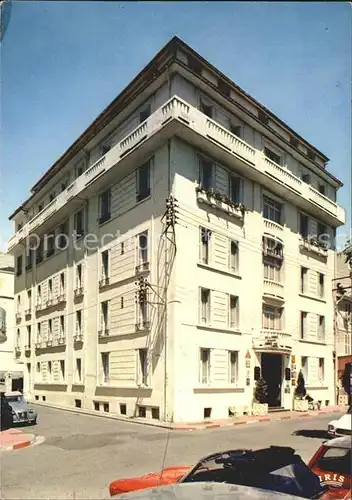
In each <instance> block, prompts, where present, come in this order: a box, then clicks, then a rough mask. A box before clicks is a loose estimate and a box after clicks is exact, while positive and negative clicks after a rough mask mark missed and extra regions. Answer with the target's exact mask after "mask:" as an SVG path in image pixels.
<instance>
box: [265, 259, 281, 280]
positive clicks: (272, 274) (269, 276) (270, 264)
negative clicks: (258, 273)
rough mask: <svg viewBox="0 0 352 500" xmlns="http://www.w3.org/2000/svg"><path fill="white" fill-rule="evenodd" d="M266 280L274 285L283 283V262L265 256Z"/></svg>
mask: <svg viewBox="0 0 352 500" xmlns="http://www.w3.org/2000/svg"><path fill="white" fill-rule="evenodd" d="M263 272H264V279H265V280H267V281H272V282H274V283H282V281H283V276H282V273H283V271H282V260H281V259H276V258H275V257H270V256H265V257H264V258H263Z"/></svg>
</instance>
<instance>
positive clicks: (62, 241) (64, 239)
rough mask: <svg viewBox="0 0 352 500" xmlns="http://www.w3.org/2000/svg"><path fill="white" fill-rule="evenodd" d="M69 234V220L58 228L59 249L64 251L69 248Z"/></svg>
mask: <svg viewBox="0 0 352 500" xmlns="http://www.w3.org/2000/svg"><path fill="white" fill-rule="evenodd" d="M68 232H69V224H68V220H65V221H64V222H62V223H61V224H60V225H59V227H58V231H57V237H58V238H57V240H56V241H57V245H58V248H59V250H63V249H65V248H67V246H68V239H69V238H68Z"/></svg>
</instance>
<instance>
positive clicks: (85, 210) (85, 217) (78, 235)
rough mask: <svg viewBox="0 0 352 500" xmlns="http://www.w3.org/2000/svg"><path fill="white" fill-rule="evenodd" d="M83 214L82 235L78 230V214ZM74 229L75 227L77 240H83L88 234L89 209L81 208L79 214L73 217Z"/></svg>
mask: <svg viewBox="0 0 352 500" xmlns="http://www.w3.org/2000/svg"><path fill="white" fill-rule="evenodd" d="M80 213H82V219H83V220H82V226H83V232H82V234H81V233H79V232H78V230H77V220H78V214H80ZM73 227H74V231H75V234H76V238H77V239H78V240H79V239H80V238H83V237H84V235H85V234H86V232H87V209H86V207H85V206H84V207H82V208H80V209H79V210H77V212H75V213H74V216H73Z"/></svg>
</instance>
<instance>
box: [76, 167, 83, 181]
mask: <svg viewBox="0 0 352 500" xmlns="http://www.w3.org/2000/svg"><path fill="white" fill-rule="evenodd" d="M83 172H84V167H83V165H82V164H81V163H80V164H79V165H76V167H75V178H76V179H77V177H80V176H81V175H82V174H83Z"/></svg>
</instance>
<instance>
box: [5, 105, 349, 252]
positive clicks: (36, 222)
mask: <svg viewBox="0 0 352 500" xmlns="http://www.w3.org/2000/svg"><path fill="white" fill-rule="evenodd" d="M172 119H176V120H177V121H178V122H179V123H182V124H183V125H184V126H186V127H188V128H189V129H190V130H194V131H195V132H197V133H198V134H199V135H201V136H203V137H204V138H206V139H208V140H210V141H212V142H213V143H215V144H218V145H220V146H221V147H222V148H223V149H224V150H227V151H228V152H230V153H231V154H233V155H235V156H236V157H238V158H241V159H242V160H243V161H244V162H245V163H248V164H250V165H252V166H253V167H255V169H256V170H257V171H258V172H261V173H262V174H264V175H266V176H267V177H268V178H270V179H272V180H273V181H274V182H277V183H279V184H280V185H282V186H284V187H286V188H288V189H290V190H291V191H292V192H295V193H296V194H297V195H299V196H301V197H302V199H304V200H310V201H311V202H312V203H313V204H315V205H318V206H319V207H321V208H322V209H323V210H324V211H326V212H328V213H329V214H331V215H332V216H333V217H334V218H335V219H336V220H338V221H340V222H341V223H342V224H344V223H345V213H344V210H343V209H342V208H341V207H339V206H338V205H337V204H336V203H334V202H333V201H331V200H329V199H328V198H327V197H325V196H324V195H322V194H321V193H319V192H318V191H316V190H315V189H313V188H312V187H311V186H308V185H307V184H305V183H304V182H302V180H301V179H299V178H298V177H296V176H295V175H294V174H293V173H292V172H290V171H289V170H288V169H287V168H285V167H282V166H281V165H278V164H276V163H274V162H273V161H271V160H270V159H269V158H266V157H265V156H264V155H263V154H262V153H261V152H259V151H258V150H256V149H255V148H253V147H252V146H250V145H249V144H248V143H246V142H245V141H243V140H242V139H240V138H239V137H237V136H236V135H234V134H232V133H231V132H230V131H229V130H227V129H226V128H224V127H222V126H221V125H219V124H218V123H217V122H216V121H214V120H212V119H210V118H209V117H207V116H206V115H205V114H203V113H202V112H201V111H199V110H198V109H196V108H195V107H193V106H191V105H189V104H188V103H187V102H185V101H183V100H182V99H180V98H179V97H177V96H173V97H172V98H171V99H169V100H168V101H167V102H166V103H165V104H164V105H163V106H161V107H160V108H158V109H157V110H156V111H155V112H154V113H153V114H151V115H150V116H149V118H148V119H147V120H145V121H144V122H143V123H141V124H140V125H139V126H138V127H136V128H135V129H134V130H133V131H132V132H130V133H129V134H128V135H127V136H126V137H124V138H123V139H122V140H121V141H120V142H119V143H117V144H116V145H115V146H114V147H113V148H111V149H110V150H109V151H108V152H107V153H106V154H105V155H104V156H103V157H101V158H99V160H98V161H96V162H95V163H94V164H93V165H91V166H90V167H89V168H88V169H87V170H86V171H85V172H84V173H83V174H82V175H81V176H79V177H78V178H77V179H76V180H75V181H74V182H73V183H72V184H70V185H69V186H68V187H67V188H66V189H65V190H64V191H63V192H62V193H60V194H59V195H58V196H57V198H55V199H54V200H53V201H52V202H50V203H49V204H48V205H47V206H46V207H45V208H44V209H43V210H42V211H41V212H40V213H38V214H37V215H35V216H34V217H33V218H32V219H31V220H30V221H29V222H27V224H25V225H24V226H23V228H22V229H20V230H19V231H18V232H17V233H16V234H15V235H14V236H13V237H12V238H11V239H10V240H9V242H8V249H9V250H11V249H12V248H13V247H15V246H16V245H17V244H18V243H19V242H20V241H22V240H23V239H24V238H26V237H27V236H28V235H29V234H30V233H32V232H34V231H35V230H36V229H37V228H38V227H39V226H40V225H41V224H43V222H44V221H45V220H46V219H48V218H49V217H50V216H51V215H52V214H53V213H54V212H57V211H58V210H60V209H61V208H62V207H63V206H64V205H65V204H66V203H67V202H68V201H69V200H70V199H72V198H73V197H74V196H78V195H79V194H80V193H82V191H84V190H85V189H86V187H87V186H88V185H89V184H90V183H92V182H94V180H95V179H97V178H98V177H100V176H101V175H102V174H104V172H106V171H108V170H110V169H111V168H113V167H115V165H116V164H117V163H118V162H119V161H121V160H122V159H123V158H124V157H125V156H126V155H127V154H128V153H129V152H130V151H132V150H133V149H134V148H136V147H137V146H138V145H139V144H141V143H142V142H144V141H145V140H146V139H147V138H149V137H152V136H153V135H154V134H155V133H157V132H158V131H160V130H161V129H162V128H163V127H164V126H166V124H167V123H169V122H170V121H171V120H172Z"/></svg>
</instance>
